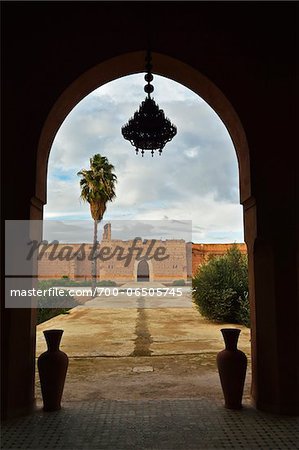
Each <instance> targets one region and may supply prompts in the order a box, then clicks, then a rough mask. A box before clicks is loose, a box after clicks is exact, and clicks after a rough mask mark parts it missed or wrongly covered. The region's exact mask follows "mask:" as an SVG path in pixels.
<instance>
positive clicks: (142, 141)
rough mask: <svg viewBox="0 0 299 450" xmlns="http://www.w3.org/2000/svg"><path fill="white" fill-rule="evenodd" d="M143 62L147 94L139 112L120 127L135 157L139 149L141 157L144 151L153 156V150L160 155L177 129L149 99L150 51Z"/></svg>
mask: <svg viewBox="0 0 299 450" xmlns="http://www.w3.org/2000/svg"><path fill="white" fill-rule="evenodd" d="M145 61H146V64H145V69H146V74H145V76H144V79H145V81H146V82H147V84H146V85H145V86H144V91H145V92H146V93H147V97H146V98H145V100H144V101H143V102H142V103H141V105H140V107H139V111H136V112H135V113H134V116H133V117H132V118H131V119H130V120H129V122H128V123H127V124H126V125H124V126H123V127H122V129H121V132H122V135H123V137H124V138H125V139H127V140H128V141H130V142H131V144H132V145H133V146H134V147H135V150H136V154H137V155H138V153H139V149H140V150H141V155H142V156H144V153H145V150H150V151H151V154H152V156H154V153H155V150H158V152H159V155H161V154H162V149H163V148H164V146H165V144H166V143H167V142H169V141H171V140H172V138H173V137H174V136H175V135H176V133H177V129H176V127H175V126H174V125H173V124H172V123H171V122H170V120H169V119H167V118H166V117H165V114H164V111H163V109H159V106H158V105H157V104H156V102H155V101H154V99H153V98H151V95H150V94H151V93H152V92H153V91H154V86H153V85H152V84H151V81H153V78H154V77H153V74H152V68H153V65H152V62H151V61H152V56H151V52H150V50H148V52H147V55H146V58H145Z"/></svg>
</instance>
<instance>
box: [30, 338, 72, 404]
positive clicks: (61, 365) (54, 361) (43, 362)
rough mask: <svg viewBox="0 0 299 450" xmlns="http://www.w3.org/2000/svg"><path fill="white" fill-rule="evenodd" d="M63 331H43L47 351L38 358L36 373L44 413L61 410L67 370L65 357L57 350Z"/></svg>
mask: <svg viewBox="0 0 299 450" xmlns="http://www.w3.org/2000/svg"><path fill="white" fill-rule="evenodd" d="M62 334H63V330H46V331H44V335H45V339H46V342H47V345H48V350H47V351H45V352H44V353H42V354H41V355H40V356H39V358H38V363H37V365H38V371H39V378H40V384H41V391H42V396H43V403H44V408H43V409H44V411H57V410H58V409H60V408H61V398H62V393H63V388H64V382H65V377H66V372H67V368H68V357H67V355H66V354H65V353H64V352H62V351H61V350H59V345H60V341H61V337H62Z"/></svg>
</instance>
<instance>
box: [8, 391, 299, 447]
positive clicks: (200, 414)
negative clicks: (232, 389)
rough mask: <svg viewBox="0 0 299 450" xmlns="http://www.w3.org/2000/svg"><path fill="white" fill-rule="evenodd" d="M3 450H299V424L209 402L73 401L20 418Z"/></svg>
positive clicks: (269, 415)
mask: <svg viewBox="0 0 299 450" xmlns="http://www.w3.org/2000/svg"><path fill="white" fill-rule="evenodd" d="M2 434H3V438H2V448H3V449H69V450H76V449H78V450H79V449H107V450H133V449H134V450H135V449H136V450H143V449H147V450H149V449H151V450H160V449H161V450H191V449H192V450H195V449H228V448H230V449H265V450H279V449H292V450H293V449H297V448H299V419H298V418H295V417H286V416H276V415H271V414H265V413H261V412H258V411H256V410H255V409H253V408H251V407H248V406H246V407H245V408H243V410H241V411H231V410H227V409H225V408H223V406H222V402H211V401H210V400H208V399H207V398H200V399H176V400H137V401H136V400H135V401H115V400H103V401H94V402H92V401H90V402H80V403H79V402H70V403H67V404H65V405H64V408H63V409H62V410H61V411H58V412H54V413H43V412H42V411H41V410H39V411H37V412H36V413H35V414H33V415H31V416H26V417H24V418H19V419H15V420H13V421H11V422H9V423H7V424H5V425H4V426H3V428H2Z"/></svg>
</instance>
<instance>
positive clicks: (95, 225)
mask: <svg viewBox="0 0 299 450" xmlns="http://www.w3.org/2000/svg"><path fill="white" fill-rule="evenodd" d="M97 249H98V221H97V220H94V223H93V258H92V261H91V289H92V294H93V297H95V289H96V285H97Z"/></svg>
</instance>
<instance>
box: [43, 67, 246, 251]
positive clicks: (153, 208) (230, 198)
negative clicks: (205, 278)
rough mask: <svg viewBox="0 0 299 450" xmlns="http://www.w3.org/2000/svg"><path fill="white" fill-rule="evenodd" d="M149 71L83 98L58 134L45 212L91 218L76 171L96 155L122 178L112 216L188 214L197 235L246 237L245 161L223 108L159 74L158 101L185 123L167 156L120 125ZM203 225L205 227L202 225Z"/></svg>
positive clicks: (109, 214) (110, 210)
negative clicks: (144, 149)
mask: <svg viewBox="0 0 299 450" xmlns="http://www.w3.org/2000/svg"><path fill="white" fill-rule="evenodd" d="M144 84H145V83H144V80H143V75H142V74H138V75H132V76H129V77H124V78H121V79H119V80H115V81H113V82H111V83H109V84H107V85H105V86H102V87H101V88H99V89H97V90H96V91H94V92H93V93H91V94H90V95H89V96H87V97H86V98H85V99H84V100H82V101H81V102H80V103H79V104H78V105H77V106H76V107H75V108H74V109H73V111H72V112H71V113H70V114H69V116H68V117H67V119H66V120H65V122H64V123H63V125H62V127H61V128H60V130H59V131H58V134H57V136H56V138H55V141H54V144H53V147H52V150H51V154H50V159H49V170H48V174H49V175H48V176H49V178H48V204H47V206H46V208H45V217H48V218H61V217H73V218H86V219H87V218H89V217H90V213H89V206H88V205H87V204H84V203H83V202H82V201H80V189H79V177H78V176H77V172H78V171H79V170H80V169H81V168H83V167H88V164H89V158H90V157H91V156H92V155H93V154H95V153H101V154H103V155H105V156H107V157H108V159H109V161H110V162H111V163H112V164H114V166H115V171H116V174H117V176H118V184H117V189H116V193H117V198H116V200H115V201H114V202H113V203H111V204H109V205H108V208H107V212H106V215H105V219H109V218H113V219H124V218H126V219H159V220H160V219H162V218H163V217H164V216H167V217H169V218H170V219H182V220H184V219H188V220H192V221H193V230H194V238H193V240H194V241H201V242H207V241H209V242H212V240H213V239H214V240H215V242H216V241H217V239H220V241H221V239H223V242H227V241H228V240H230V241H234V240H238V241H239V240H243V225H242V208H241V206H240V205H239V192H238V167H237V158H236V155H235V151H234V148H233V144H232V142H231V139H230V137H229V135H228V132H227V130H226V128H225V126H224V125H223V123H222V122H221V121H220V119H219V117H218V116H217V114H216V113H215V112H214V111H213V110H212V109H211V108H210V107H209V106H208V105H207V104H206V103H205V102H204V101H203V100H202V99H200V98H199V97H198V96H197V95H196V94H194V93H193V92H192V91H190V90H188V89H186V88H185V87H184V86H181V85H179V84H178V83H176V82H174V81H171V80H168V79H165V78H162V77H158V76H155V78H154V86H155V91H154V94H155V100H156V101H157V103H158V104H159V105H160V107H161V108H163V109H164V111H165V114H166V116H167V117H169V118H170V120H171V121H172V122H173V123H175V125H176V126H177V128H178V133H177V136H175V138H174V139H173V140H172V141H171V142H170V143H168V144H166V147H165V149H164V151H163V154H162V156H161V157H159V156H158V155H155V157H154V158H151V156H150V154H146V155H145V157H144V158H141V156H140V155H139V156H136V155H135V152H134V148H133V147H132V146H131V144H130V143H129V142H128V141H125V140H124V139H123V137H122V135H121V131H120V130H121V126H122V125H124V123H125V122H127V120H128V119H129V117H131V116H132V115H133V113H134V111H135V110H136V109H137V108H138V105H139V104H140V102H141V101H142V100H143V99H144V97H145V93H144V92H143V86H144ZM198 227H200V229H199V228H198Z"/></svg>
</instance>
